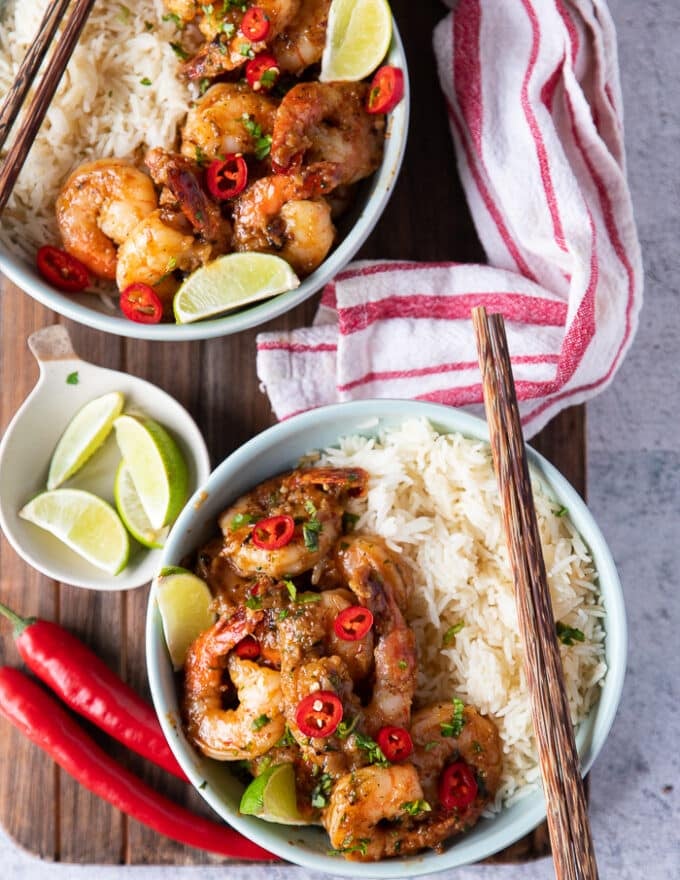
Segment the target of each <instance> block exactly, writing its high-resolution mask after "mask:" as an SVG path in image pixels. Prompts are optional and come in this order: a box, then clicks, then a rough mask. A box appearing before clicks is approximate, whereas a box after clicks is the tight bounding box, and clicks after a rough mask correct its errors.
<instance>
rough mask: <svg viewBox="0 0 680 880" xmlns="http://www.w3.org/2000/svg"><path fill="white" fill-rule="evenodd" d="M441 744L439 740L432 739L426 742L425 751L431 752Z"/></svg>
mask: <svg viewBox="0 0 680 880" xmlns="http://www.w3.org/2000/svg"><path fill="white" fill-rule="evenodd" d="M438 745H439V740H437V739H431V740H430V741H429V742H428V743H425V751H426V752H431V751H432V749H435V748H436V747H437V746H438Z"/></svg>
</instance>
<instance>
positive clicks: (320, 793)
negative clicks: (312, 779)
mask: <svg viewBox="0 0 680 880" xmlns="http://www.w3.org/2000/svg"><path fill="white" fill-rule="evenodd" d="M332 787H333V777H332V776H331V775H330V774H328V773H322V774H321V776H320V778H319V781H318V782H317V783H316V785H315V786H314V788H313V789H312V806H313V807H318V808H319V809H321V808H322V807H325V806H326V805H327V804H328V798H329V796H330V793H331V788H332Z"/></svg>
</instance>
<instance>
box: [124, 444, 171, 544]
mask: <svg viewBox="0 0 680 880" xmlns="http://www.w3.org/2000/svg"><path fill="white" fill-rule="evenodd" d="M113 497H114V499H115V501H116V509H117V511H118V515H119V516H120V518H121V519H122V520H123V524H124V525H125V528H126V529H127V530H128V532H130V534H131V535H132V537H133V538H134V539H135V541H138V542H139V543H140V544H141V545H142V547H149V548H150V549H152V550H157V549H159V548H160V547H162V546H163V545H164V544H165V539H166V538H167V536H168V532H169V531H170V527H169V526H164V527H163V528H162V529H154V528H153V526H152V525H151V522H150V521H149V517H148V516H147V515H146V511H145V510H144V506H143V505H142V502H141V500H140V498H139V495H138V494H137V490H136V489H135V484H134V483H133V482H132V477H131V476H130V468H129V467H128V466H127V465H126V464H125V460H124V459H123V461H121V463H120V465H119V466H118V470H117V471H116V479H115V482H114V484H113Z"/></svg>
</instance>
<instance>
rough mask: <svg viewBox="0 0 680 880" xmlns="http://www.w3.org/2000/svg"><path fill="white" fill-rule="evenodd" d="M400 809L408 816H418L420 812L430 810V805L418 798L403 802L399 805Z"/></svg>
mask: <svg viewBox="0 0 680 880" xmlns="http://www.w3.org/2000/svg"><path fill="white" fill-rule="evenodd" d="M401 809H402V810H404V812H405V813H408V814H409V815H410V816H419V815H420V814H421V813H429V812H431V810H432V807H431V806H430V805H429V804H428V802H427V801H424V800H423V799H422V798H420V799H419V800H417V801H405V803H403V804H402V805H401Z"/></svg>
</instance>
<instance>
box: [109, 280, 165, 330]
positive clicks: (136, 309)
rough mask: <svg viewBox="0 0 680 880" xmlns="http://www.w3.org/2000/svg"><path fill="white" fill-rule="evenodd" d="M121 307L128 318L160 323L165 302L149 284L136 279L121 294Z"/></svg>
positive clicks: (148, 322)
mask: <svg viewBox="0 0 680 880" xmlns="http://www.w3.org/2000/svg"><path fill="white" fill-rule="evenodd" d="M120 308H121V311H122V312H123V314H124V315H125V317H126V318H129V319H130V320H131V321H136V322H137V323H138V324H158V322H159V321H160V319H161V318H162V317H163V303H162V302H161V301H160V299H159V297H158V294H157V293H156V291H155V290H154V289H153V287H151V286H150V285H148V284H143V283H142V282H141V281H136V282H135V283H134V284H129V285H128V286H127V287H126V288H125V290H123V291H122V293H121V295H120Z"/></svg>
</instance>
